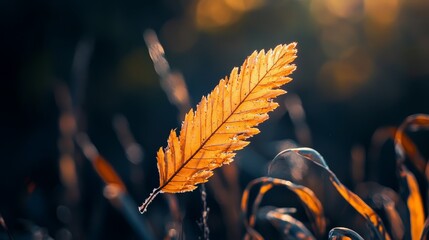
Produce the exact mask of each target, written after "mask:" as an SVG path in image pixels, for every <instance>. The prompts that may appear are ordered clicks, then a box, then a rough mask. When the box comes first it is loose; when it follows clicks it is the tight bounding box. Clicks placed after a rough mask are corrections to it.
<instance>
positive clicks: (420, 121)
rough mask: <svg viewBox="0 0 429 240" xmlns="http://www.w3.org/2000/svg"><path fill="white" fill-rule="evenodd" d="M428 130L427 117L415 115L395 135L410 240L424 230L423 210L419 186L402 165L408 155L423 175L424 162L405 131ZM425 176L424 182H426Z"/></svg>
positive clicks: (417, 236) (428, 118)
mask: <svg viewBox="0 0 429 240" xmlns="http://www.w3.org/2000/svg"><path fill="white" fill-rule="evenodd" d="M428 128H429V115H425V114H415V115H411V116H409V117H407V118H406V119H405V121H404V122H403V123H402V124H401V126H399V128H398V130H397V131H396V133H395V139H394V140H395V151H396V156H397V157H396V162H397V165H398V172H399V179H400V186H401V188H402V189H403V191H402V194H403V195H404V196H403V197H404V198H405V200H406V202H407V205H408V210H409V215H410V225H411V226H410V228H411V229H410V230H411V238H412V239H418V238H419V237H420V234H421V233H422V231H423V228H424V221H425V216H424V208H423V200H422V197H421V194H420V190H419V186H418V183H417V180H416V178H415V177H414V175H413V174H412V173H411V172H410V171H409V170H408V169H407V167H406V166H405V165H404V162H405V155H408V156H409V157H410V159H411V161H412V162H413V164H414V165H415V166H416V168H417V169H418V170H419V171H420V172H422V173H425V169H426V161H425V160H424V159H423V157H422V156H421V155H420V153H419V151H418V150H417V147H416V146H415V145H414V144H413V142H412V141H411V140H408V138H407V137H406V135H405V131H406V130H407V129H410V130H413V131H417V130H420V129H428ZM428 180H429V179H428V177H427V175H426V181H428Z"/></svg>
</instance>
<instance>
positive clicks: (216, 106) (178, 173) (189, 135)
mask: <svg viewBox="0 0 429 240" xmlns="http://www.w3.org/2000/svg"><path fill="white" fill-rule="evenodd" d="M295 47H296V43H292V44H289V45H279V46H277V47H276V48H275V49H274V50H269V51H268V52H267V53H265V51H263V50H262V51H260V52H256V51H255V52H254V53H253V54H252V55H251V56H249V57H248V58H247V59H246V60H245V61H244V63H243V65H242V66H241V68H240V70H239V69H238V68H234V69H233V70H232V72H231V74H230V76H229V78H225V79H222V80H221V81H220V82H219V84H218V85H217V86H216V87H215V88H214V90H213V91H212V92H211V93H210V94H209V95H208V96H207V97H203V98H202V99H201V101H200V103H199V104H198V106H197V108H196V110H195V112H194V110H193V109H191V110H189V112H188V113H187V114H186V116H185V119H184V121H183V123H182V127H181V130H180V134H179V136H177V133H176V131H175V130H172V131H171V132H170V136H169V137H168V140H167V143H168V146H167V147H166V148H164V149H163V148H160V149H159V151H158V154H157V160H158V171H159V187H158V188H156V189H155V190H154V191H153V192H152V194H151V195H150V196H149V198H147V199H146V201H145V203H143V205H142V206H140V207H139V210H140V212H145V211H146V208H147V205H148V204H149V203H150V202H151V201H152V200H153V198H154V197H155V196H156V195H157V194H158V193H160V192H168V193H178V192H188V191H192V190H194V189H195V188H197V186H196V185H197V184H200V183H204V182H207V181H208V178H209V177H211V176H212V175H213V170H214V169H215V168H218V167H221V166H222V165H224V164H228V163H230V162H231V161H233V158H234V156H235V151H237V150H240V149H242V148H244V147H245V146H247V145H248V144H249V142H248V141H246V139H247V138H249V137H251V136H253V135H255V134H258V133H259V130H258V129H257V128H256V126H257V125H258V124H260V123H262V122H263V121H265V120H267V119H268V112H270V111H272V110H274V109H275V108H277V107H278V104H277V103H275V102H273V101H272V99H274V98H276V97H277V96H279V95H281V94H284V93H286V91H284V90H282V89H280V88H279V87H281V86H282V85H284V84H286V83H288V82H290V81H291V78H289V77H287V76H288V75H290V74H291V73H292V72H293V71H294V70H295V68H296V67H295V65H291V64H292V62H293V60H294V59H295V58H296V52H297V51H296V48H295Z"/></svg>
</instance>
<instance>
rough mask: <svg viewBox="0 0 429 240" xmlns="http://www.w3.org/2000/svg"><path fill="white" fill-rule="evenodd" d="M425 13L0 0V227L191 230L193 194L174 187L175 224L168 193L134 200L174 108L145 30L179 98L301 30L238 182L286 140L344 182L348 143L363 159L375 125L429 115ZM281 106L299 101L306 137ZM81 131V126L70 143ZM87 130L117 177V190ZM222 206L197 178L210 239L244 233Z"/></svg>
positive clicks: (383, 7) (149, 174)
mask: <svg viewBox="0 0 429 240" xmlns="http://www.w3.org/2000/svg"><path fill="white" fill-rule="evenodd" d="M428 11H429V2H428V1H425V0H407V1H405V0H377V1H372V0H349V1H342V0H246V1H245V0H187V1H184V0H177V1H172V0H162V1H136V0H123V1H104V2H102V3H101V2H95V1H50V0H42V1H26V0H14V1H12V0H3V1H0V19H1V20H0V24H1V29H2V31H1V32H2V34H1V37H0V53H1V65H0V69H1V70H0V77H1V79H2V87H0V92H1V94H0V96H1V99H0V104H1V109H2V113H1V118H0V129H1V130H0V132H1V135H0V141H1V148H0V214H1V216H2V220H3V222H4V223H5V225H4V224H3V225H4V226H3V228H2V229H3V230H2V232H1V233H0V234H2V235H1V238H2V239H8V238H7V231H5V228H6V227H7V228H8V229H9V233H11V234H13V235H14V236H15V239H30V238H31V237H32V236H34V235H35V234H36V235H37V234H38V235H37V236H39V237H40V238H38V239H48V238H49V237H52V238H55V239H139V238H143V237H144V236H145V235H144V233H142V232H141V231H140V232H139V230H138V229H139V228H140V229H142V227H139V226H145V227H146V229H148V231H146V232H151V233H152V234H153V236H154V239H161V238H164V236H167V237H166V238H173V239H174V238H181V237H185V238H186V239H198V238H199V237H200V238H202V236H203V228H201V226H200V225H201V224H199V223H201V221H202V219H201V212H202V209H203V205H202V203H201V196H200V191H195V192H193V193H186V194H178V195H177V199H176V200H178V203H179V209H180V210H179V211H178V212H179V213H180V214H179V215H180V216H178V217H177V218H176V219H179V220H181V221H179V222H180V224H181V227H180V229H179V230H182V232H181V233H180V234H177V232H176V233H175V232H172V231H170V230H172V229H173V230H174V227H169V226H168V223H171V222H172V224H173V225H174V224H177V222H175V220H172V219H174V217H171V216H170V215H171V214H169V210H168V208H167V205H168V204H167V202H168V197H167V198H163V197H158V198H157V199H155V201H154V202H153V203H152V205H150V206H149V211H148V213H146V214H144V215H139V214H138V210H137V205H138V204H140V203H141V202H142V201H143V200H144V199H145V198H146V197H147V196H148V194H149V193H150V192H151V191H152V189H153V188H155V187H157V186H158V173H157V168H156V159H155V153H156V151H157V149H158V148H159V147H160V146H165V145H166V139H167V136H168V133H169V131H170V129H174V128H179V127H180V124H179V123H180V115H181V113H183V109H182V110H181V109H180V107H178V106H179V105H180V101H179V104H178V103H177V102H174V99H173V100H172V99H171V96H170V98H169V94H168V90H167V91H165V90H164V89H165V88H166V87H164V89H163V87H162V86H164V85H162V83H163V79H164V78H165V72H162V69H161V70H159V68H158V69H157V71H156V68H154V64H153V61H152V59H151V56H150V54H149V49H148V45H150V44H151V43H152V44H155V45H154V46H156V49H158V50H162V49H161V48H160V47H159V46H158V45H157V42H156V38H158V39H159V42H160V44H161V45H162V46H163V50H164V51H165V56H166V58H167V60H168V62H169V66H170V68H171V69H172V71H173V73H174V74H179V75H177V76H179V77H178V78H180V76H183V79H184V82H185V83H186V86H187V92H188V94H189V102H187V103H189V104H190V106H195V104H196V103H198V101H199V100H200V98H201V96H203V95H206V94H207V93H209V92H210V91H211V90H212V89H213V88H214V86H216V84H217V83H218V81H219V79H221V78H223V77H224V76H226V75H228V74H229V72H230V71H231V70H232V68H233V67H234V66H240V65H241V64H242V62H243V60H244V59H245V57H247V56H248V55H250V54H251V53H252V51H254V50H260V49H266V50H267V49H269V48H274V47H275V46H276V45H278V44H285V43H290V42H298V58H297V60H296V61H295V63H296V65H297V66H298V69H297V70H296V71H295V72H294V73H293V75H292V77H293V79H294V80H293V82H291V83H289V84H287V85H286V86H285V89H286V90H287V91H288V94H287V95H285V96H282V97H281V98H280V99H279V102H280V105H281V106H280V107H279V109H277V110H276V111H275V112H274V113H273V114H272V115H271V118H270V120H268V121H269V122H268V123H264V124H262V125H261V128H260V129H261V134H259V135H258V136H256V137H254V138H253V139H252V140H251V141H252V143H251V145H249V147H248V148H246V150H244V151H243V152H240V153H239V155H238V156H237V160H236V164H234V166H231V168H233V169H232V170H231V171H232V172H233V175H234V177H235V178H236V180H235V181H236V184H237V186H236V187H235V188H233V189H235V190H234V192H235V194H238V197H239V196H241V193H242V190H243V188H244V187H245V185H246V184H247V183H248V182H249V181H250V180H251V179H254V178H256V177H260V176H263V175H265V174H266V166H267V164H268V162H269V161H270V160H271V159H273V158H274V156H275V155H276V154H277V153H278V152H279V151H280V150H281V149H282V146H285V145H284V144H286V145H287V143H288V142H286V143H285V140H286V139H292V140H294V141H295V142H298V143H300V144H301V145H304V146H311V147H314V148H315V149H316V150H317V151H319V152H320V153H321V154H322V155H323V156H324V157H325V159H326V160H327V162H328V164H329V165H330V166H331V168H332V170H333V171H334V172H335V173H336V174H337V176H338V178H339V179H340V180H341V181H343V183H345V184H346V185H347V186H349V187H352V186H353V179H352V170H351V159H352V154H351V153H352V152H353V151H352V150H353V149H354V150H356V148H357V149H360V151H358V153H357V154H361V155H360V158H362V159H364V160H365V162H366V167H363V168H364V169H365V171H370V170H371V169H369V166H371V164H369V163H368V161H369V160H368V159H369V157H368V155H369V154H368V149H369V148H370V146H371V138H372V135H373V133H374V132H375V131H376V129H378V128H379V127H383V126H390V125H394V126H398V125H399V124H400V123H401V122H402V121H403V120H404V118H405V117H406V116H408V115H410V114H413V113H428V112H429V101H428V91H429V15H428V14H427V13H428ZM148 29H152V30H153V31H148ZM144 36H146V38H144ZM145 40H146V41H145ZM161 52H162V51H161ZM152 55H153V54H152ZM152 57H153V56H152ZM162 66H164V70H165V63H164V65H161V67H160V68H162ZM158 67H159V66H158ZM167 70H169V69H167ZM163 74H164V75H163ZM180 79H182V78H180ZM160 80H161V81H160ZM179 82H180V81H179ZM180 86H182V87H183V84H182V85H180ZM167 88H168V87H167ZM170 95H171V94H170ZM288 96H290V97H288ZM169 99H170V100H169ZM288 99H289V100H288ZM291 102H292V103H291ZM182 103H183V102H182ZM288 104H289V105H288ZM291 104H292V105H293V106H298V107H300V108H302V109H301V110H300V111H299V112H300V113H301V115H299V116H301V122H305V125H306V127H305V129H306V130H304V131H305V132H306V133H304V135H305V136H304V137H302V136H301V135H300V133H297V132H296V131H295V130H296V129H297V128H298V129H299V128H300V127H302V126H301V125H300V126H297V124H296V121H294V118H293V116H291V114H290V113H291V111H292V110H291V109H290V106H291ZM180 106H182V107H183V106H185V107H186V106H189V105H186V104H185V105H183V104H182V105H180ZM288 106H289V108H288ZM295 110H296V108H295ZM302 110H303V111H304V112H305V118H303V117H302ZM298 125H299V124H298ZM77 132H85V133H86V134H87V135H79V136H80V138H78V139H80V140H79V141H78V142H76V141H74V140H75V139H76V133H77ZM300 139H301V140H300ZM90 141H91V142H92V144H94V146H95V147H96V148H97V149H98V152H99V153H100V154H101V155H102V156H103V157H104V158H105V160H103V161H101V163H102V164H101V165H103V164H105V162H108V163H110V165H111V166H112V168H113V169H115V171H116V173H117V175H118V176H120V178H121V181H122V184H123V185H121V188H120V189H121V190H120V191H119V192H120V196H119V197H118V191H117V189H116V190H115V189H114V188H113V190H112V188H109V186H110V185H109V183H111V182H115V181H116V183H117V181H118V180H117V179H113V180H111V179H110V180H109V179H107V180H106V178H109V177H104V178H103V177H102V178H100V176H103V171H104V170H100V169H105V168H102V167H101V168H100V167H98V168H97V166H99V165H97V164H96V163H98V162H97V161H99V159H98V160H94V159H97V156H98V155H97V154H95V155H94V148H93V147H92V145H91V142H90ZM79 145H80V146H79ZM82 149H86V150H87V151H86V152H85V151H82ZM91 150H92V152H91ZM390 152H391V154H392V155H390V156H388V158H386V160H385V161H387V162H386V166H387V165H388V164H387V163H388V161H389V160H388V159H389V157H390V159H391V161H392V162H391V163H392V166H393V167H387V169H392V173H391V174H390V173H389V172H387V173H386V172H384V173H383V174H385V175H388V176H386V178H382V179H379V180H380V181H381V183H383V184H386V185H390V186H391V187H395V184H394V183H393V182H392V181H394V180H395V174H394V163H393V162H394V160H392V159H393V158H394V157H393V148H392V149H390ZM355 153H356V152H355ZM127 154H128V155H127ZM88 158H89V159H92V160H90V161H88V160H87V159H88ZM358 158H359V157H358ZM382 160H383V161H384V159H382ZM91 163H92V164H91ZM377 164H378V165H383V164H384V162H381V163H380V162H379V163H377ZM377 164H375V165H377ZM373 165H374V164H373ZM93 166H96V167H93ZM103 166H104V165H103ZM389 166H390V165H389ZM228 168H229V167H228ZM365 171H364V172H365ZM100 172H101V173H100ZM226 172H227V171H226ZM222 174H224V175H225V176H227V175H228V174H227V173H219V175H220V176H221V175H222ZM107 175H109V174H107ZM113 175H114V174H113ZM109 176H112V174H110V175H109ZM360 178H361V180H367V179H368V178H369V174H365V173H363V176H361V177H360ZM383 179H384V180H383ZM218 180H219V179H218ZM220 180H222V179H220ZM223 180H224V179H223ZM220 182H221V183H222V181H220ZM223 182H224V184H223V185H227V186H228V181H225V180H224V181H223ZM225 182H226V183H225ZM218 184H219V182H218ZM218 186H219V185H218ZM125 188H126V191H125V190H124V189H125ZM227 190H231V189H230V188H227ZM115 194H116V195H115ZM220 195H222V194H220ZM216 196H218V197H216ZM118 199H119V200H118ZM236 200H239V198H236ZM171 202H174V201H170V203H171ZM219 202H222V200H219V194H217V193H215V191H214V190H213V189H212V188H211V187H210V186H208V189H207V203H208V207H209V208H210V211H209V218H208V226H209V229H210V236H211V238H213V239H224V238H226V237H229V238H230V239H234V238H235V237H237V236H242V235H243V233H244V227H243V226H242V225H241V224H240V223H237V222H235V223H234V224H237V225H234V226H236V228H235V229H236V230H235V231H236V233H233V234H231V235H228V233H230V232H231V230H226V229H228V226H226V225H227V224H233V223H227V222H225V220H224V219H223V216H224V215H225V214H223V213H225V211H224V212H222V206H223V205H222V204H221V203H219ZM224 205H225V204H224ZM231 205H232V207H233V208H234V209H238V208H239V202H238V201H235V202H233V203H231ZM124 206H128V207H130V206H131V207H130V208H129V209H128V208H127V207H124ZM235 207H236V208H235ZM127 209H128V210H127ZM130 209H131V210H130ZM133 210H135V212H133ZM237 211H238V210H237ZM135 214H137V215H135ZM233 218H234V219H238V217H237V216H235V217H233ZM337 220H338V221H340V220H341V219H337ZM335 221H336V220H335V219H334V220H332V222H331V223H332V224H333V225H335V223H336V222H335ZM143 229H145V228H144V227H143ZM176 230H177V229H176ZM234 234H235V235H234ZM227 235H228V236H227ZM146 237H148V236H146ZM149 238H150V236H149Z"/></svg>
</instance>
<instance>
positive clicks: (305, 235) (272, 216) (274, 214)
mask: <svg viewBox="0 0 429 240" xmlns="http://www.w3.org/2000/svg"><path fill="white" fill-rule="evenodd" d="M282 210H283V209H278V208H277V209H273V210H270V211H268V212H267V213H266V217H267V219H268V220H269V221H270V222H271V224H273V225H274V226H275V227H276V228H277V229H279V230H280V233H281V236H282V237H283V239H297V240H315V239H316V238H315V237H314V236H313V234H311V232H310V230H308V229H307V227H306V226H305V225H304V224H303V223H302V222H301V221H299V220H298V219H296V218H294V217H292V216H291V215H289V214H287V213H284V212H282Z"/></svg>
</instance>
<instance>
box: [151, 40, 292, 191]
mask: <svg viewBox="0 0 429 240" xmlns="http://www.w3.org/2000/svg"><path fill="white" fill-rule="evenodd" d="M286 47H287V46H286ZM273 53H274V50H273ZM287 53H288V50H286V51H285V52H284V53H283V54H282V55H280V56H279V57H278V59H277V60H276V61H275V62H274V63H273V65H272V66H271V68H270V69H269V70H268V71H267V72H266V73H265V74H264V75H263V76H262V77H261V78H260V79H259V81H258V84H255V86H254V87H253V88H252V89H251V90H250V91H249V93H248V94H247V95H246V96H245V97H244V98H243V100H242V101H240V103H239V104H237V106H236V107H235V108H234V110H233V111H231V114H229V116H228V117H227V118H225V120H224V121H222V123H221V124H219V126H218V127H217V128H216V129H215V130H214V131H212V133H211V134H210V135H209V137H207V138H206V139H205V140H204V141H203V142H202V144H201V145H200V146H199V147H198V148H197V149H196V151H195V152H194V153H193V154H192V155H191V156H190V157H189V158H188V160H186V161H185V162H184V163H183V164H182V165H181V166H180V167H179V169H178V170H177V171H175V172H174V173H173V175H171V177H170V178H168V180H167V181H165V183H164V184H163V185H162V186H160V187H158V188H157V191H162V189H163V188H164V187H165V186H167V185H168V184H169V183H170V182H171V181H172V180H173V178H174V177H175V176H176V175H177V174H178V173H179V172H180V171H181V170H182V169H183V168H184V167H185V166H186V165H187V164H188V163H189V162H190V161H191V160H192V159H193V158H194V157H195V155H196V154H197V153H198V152H199V151H201V149H202V148H203V147H204V145H205V144H206V143H207V142H208V141H209V140H210V139H211V138H212V137H213V136H214V135H215V134H216V132H217V131H218V130H219V129H220V128H221V127H222V126H223V125H224V124H225V123H226V122H227V121H228V119H229V118H230V117H231V116H233V115H234V114H235V112H236V111H237V109H238V108H239V107H240V106H241V105H242V104H243V103H244V102H245V101H246V99H247V98H248V97H249V96H250V95H251V93H252V92H253V91H254V90H255V88H256V87H257V86H259V83H260V82H262V80H263V79H264V78H265V77H266V76H267V74H268V73H269V72H270V71H271V70H273V69H274V67H275V66H276V65H277V63H278V62H279V61H280V59H282V58H283V57H284V55H286V54H287ZM265 54H266V53H265ZM258 55H259V52H257V55H256V58H257V57H258ZM247 60H248V58H247V59H246V60H245V61H247ZM252 70H253V69H252ZM241 71H242V69H241V68H240V72H238V74H240V73H241ZM228 82H229V81H228ZM240 96H241V87H240Z"/></svg>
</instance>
